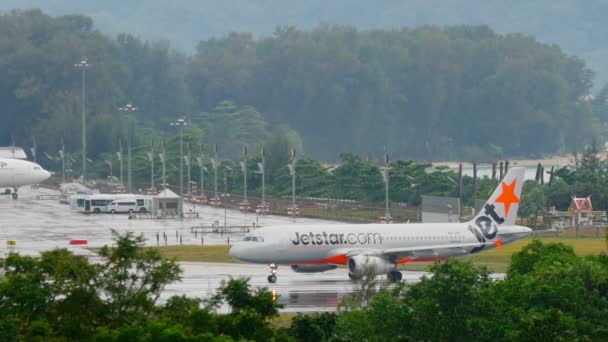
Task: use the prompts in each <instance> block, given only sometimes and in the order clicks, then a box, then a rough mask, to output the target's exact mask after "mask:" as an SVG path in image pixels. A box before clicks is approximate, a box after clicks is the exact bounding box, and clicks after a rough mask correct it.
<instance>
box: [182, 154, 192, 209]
mask: <svg viewBox="0 0 608 342" xmlns="http://www.w3.org/2000/svg"><path fill="white" fill-rule="evenodd" d="M186 151H187V152H186V155H185V156H184V161H185V162H186V167H187V168H188V183H187V184H188V197H190V198H192V184H191V182H190V144H186Z"/></svg>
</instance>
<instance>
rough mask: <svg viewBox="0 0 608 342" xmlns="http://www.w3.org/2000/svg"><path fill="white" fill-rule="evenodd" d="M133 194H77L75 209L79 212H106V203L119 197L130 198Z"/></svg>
mask: <svg viewBox="0 0 608 342" xmlns="http://www.w3.org/2000/svg"><path fill="white" fill-rule="evenodd" d="M130 197H133V194H96V195H87V196H77V197H76V202H77V209H78V211H79V212H81V213H95V214H100V213H106V212H108V210H107V207H108V204H110V203H112V202H113V201H114V200H117V199H121V198H130Z"/></svg>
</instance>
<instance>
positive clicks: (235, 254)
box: [228, 243, 241, 259]
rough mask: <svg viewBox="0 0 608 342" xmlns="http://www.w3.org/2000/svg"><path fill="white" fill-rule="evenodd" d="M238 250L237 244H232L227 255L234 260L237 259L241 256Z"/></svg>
mask: <svg viewBox="0 0 608 342" xmlns="http://www.w3.org/2000/svg"><path fill="white" fill-rule="evenodd" d="M240 249H241V248H240V247H239V244H238V243H236V244H234V245H232V246H231V247H230V250H229V251H228V254H230V256H231V257H233V258H235V259H239V256H240V254H241V253H240Z"/></svg>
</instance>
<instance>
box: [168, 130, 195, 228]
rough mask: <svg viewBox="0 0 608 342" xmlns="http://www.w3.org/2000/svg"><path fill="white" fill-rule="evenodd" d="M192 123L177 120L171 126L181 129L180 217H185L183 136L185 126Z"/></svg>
mask: <svg viewBox="0 0 608 342" xmlns="http://www.w3.org/2000/svg"><path fill="white" fill-rule="evenodd" d="M189 125H190V123H189V122H187V121H186V120H185V119H177V121H175V122H172V123H171V126H177V127H179V197H180V201H181V202H182V205H180V216H182V217H183V216H184V206H183V202H184V148H183V142H182V140H183V135H184V126H189Z"/></svg>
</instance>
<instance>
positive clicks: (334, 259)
mask: <svg viewBox="0 0 608 342" xmlns="http://www.w3.org/2000/svg"><path fill="white" fill-rule="evenodd" d="M347 263H348V256H346V254H339V255H334V256H331V257H329V258H325V259H320V260H313V261H304V262H294V263H293V265H305V264H309V265H320V264H335V265H346V264H347Z"/></svg>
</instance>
